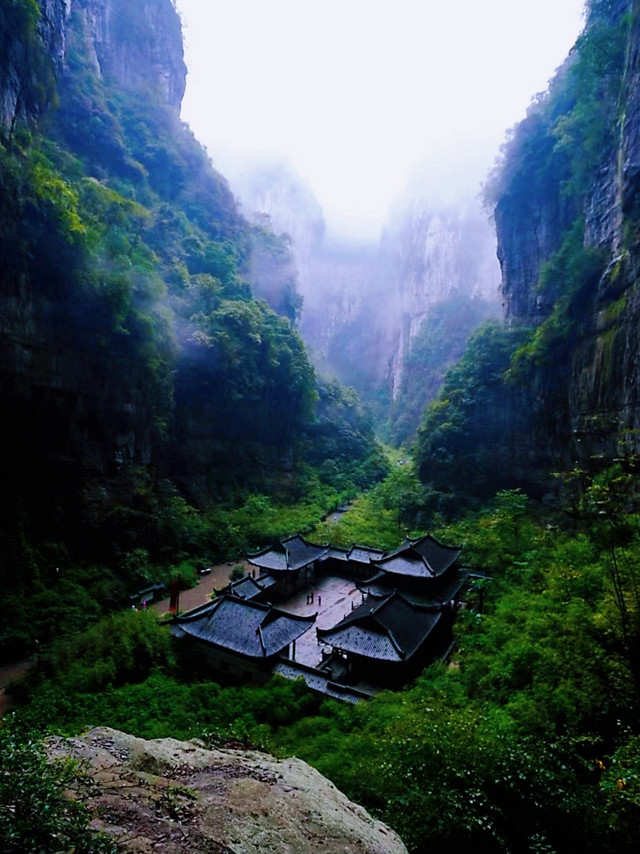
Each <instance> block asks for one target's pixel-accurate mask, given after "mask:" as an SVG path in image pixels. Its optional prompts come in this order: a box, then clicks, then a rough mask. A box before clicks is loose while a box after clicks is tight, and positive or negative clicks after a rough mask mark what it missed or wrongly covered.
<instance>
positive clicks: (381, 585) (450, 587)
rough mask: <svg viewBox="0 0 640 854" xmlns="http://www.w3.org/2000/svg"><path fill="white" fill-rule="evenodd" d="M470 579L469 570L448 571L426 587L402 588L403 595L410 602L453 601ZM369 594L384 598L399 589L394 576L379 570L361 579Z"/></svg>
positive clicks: (444, 602)
mask: <svg viewBox="0 0 640 854" xmlns="http://www.w3.org/2000/svg"><path fill="white" fill-rule="evenodd" d="M468 579H469V574H468V573H467V572H461V571H455V572H452V573H447V574H446V575H444V576H440V577H438V578H436V579H434V580H433V581H432V582H431V584H428V585H426V587H422V586H421V587H420V588H417V589H415V590H411V591H409V590H402V595H403V596H404V597H405V599H407V600H408V601H409V602H416V603H423V604H425V605H444V604H446V603H447V602H451V600H452V599H455V597H456V596H457V595H458V593H459V592H460V591H461V590H462V588H463V587H464V585H465V584H466V583H467V581H468ZM357 586H358V587H359V588H360V589H361V590H363V591H365V593H367V594H368V595H369V596H373V597H374V598H376V599H383V598H384V597H385V596H389V594H390V593H393V591H394V590H396V589H397V587H396V585H395V583H394V579H393V576H391V575H387V573H385V572H379V573H378V574H377V575H376V576H374V577H373V578H370V579H369V580H368V581H361V582H359V583H358V585H357Z"/></svg>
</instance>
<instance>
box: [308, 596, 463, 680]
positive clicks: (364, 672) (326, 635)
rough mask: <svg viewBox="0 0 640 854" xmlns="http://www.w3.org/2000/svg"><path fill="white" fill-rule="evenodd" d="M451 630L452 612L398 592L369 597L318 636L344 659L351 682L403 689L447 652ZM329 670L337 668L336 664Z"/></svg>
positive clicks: (320, 640) (320, 631)
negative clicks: (418, 601)
mask: <svg viewBox="0 0 640 854" xmlns="http://www.w3.org/2000/svg"><path fill="white" fill-rule="evenodd" d="M450 627H451V616H450V613H449V612H446V611H445V610H444V609H442V608H440V607H437V606H433V605H423V604H417V603H415V602H412V601H410V600H409V599H407V598H405V597H404V596H403V595H402V594H401V593H397V592H392V593H389V594H388V595H387V596H385V597H384V598H382V599H374V598H368V599H366V600H365V601H364V602H363V603H362V605H360V607H358V608H356V609H355V610H354V611H353V612H352V613H351V614H349V615H347V616H346V617H345V618H344V619H343V620H341V621H340V622H339V623H337V624H336V625H335V626H333V627H332V628H330V629H317V630H316V632H317V635H318V640H319V642H320V643H322V644H326V645H328V646H329V647H331V648H332V650H333V651H334V654H336V655H337V656H338V657H339V658H340V659H342V661H343V663H344V667H345V681H347V682H348V683H358V682H361V681H362V682H364V683H370V684H374V685H384V686H386V687H397V686H399V685H402V684H403V683H405V682H406V681H408V680H409V679H411V678H413V677H415V676H417V675H418V674H419V673H420V671H421V670H422V669H423V668H424V667H425V666H426V665H427V664H428V663H429V662H430V661H432V660H433V659H434V658H436V657H438V656H439V655H442V654H444V653H445V652H446V650H447V648H448V646H449V645H450V643H451V640H450V631H449V630H450ZM325 666H326V667H327V668H329V669H331V667H332V662H330V661H329V660H328V661H327V663H326V665H325Z"/></svg>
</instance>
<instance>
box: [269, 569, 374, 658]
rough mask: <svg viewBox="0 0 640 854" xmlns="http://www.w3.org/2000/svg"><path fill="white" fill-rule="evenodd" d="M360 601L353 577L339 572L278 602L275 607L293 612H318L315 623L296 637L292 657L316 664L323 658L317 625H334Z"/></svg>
mask: <svg viewBox="0 0 640 854" xmlns="http://www.w3.org/2000/svg"><path fill="white" fill-rule="evenodd" d="M311 591H313V602H308V601H307V595H308V594H309V593H310V592H311ZM361 603H362V593H361V592H360V591H359V590H358V588H357V587H356V586H355V584H354V582H353V580H351V579H348V578H340V577H338V576H326V577H324V578H319V579H317V580H316V582H315V584H314V585H313V587H311V588H307V589H306V590H301V591H299V592H297V593H296V594H294V595H293V596H292V597H291V598H290V599H286V600H285V601H284V602H282V603H280V604H279V606H278V607H280V608H282V610H283V611H290V612H291V613H293V614H302V615H303V616H305V617H306V616H310V615H311V614H316V613H317V614H318V617H317V619H316V622H315V623H314V625H313V626H311V628H310V629H309V630H308V631H306V632H305V633H304V634H303V635H302V637H300V638H298V640H297V641H296V659H295V660H296V661H299V662H300V663H301V664H306V665H308V666H309V667H317V666H318V665H319V664H320V663H321V661H322V646H321V645H320V644H319V643H318V640H317V637H316V629H318V628H320V629H329V628H331V627H332V626H335V624H336V623H339V622H340V620H342V619H344V617H346V616H347V614H350V613H351V611H352V609H353V608H356V607H357V606H358V605H360V604H361ZM352 606H353V608H352Z"/></svg>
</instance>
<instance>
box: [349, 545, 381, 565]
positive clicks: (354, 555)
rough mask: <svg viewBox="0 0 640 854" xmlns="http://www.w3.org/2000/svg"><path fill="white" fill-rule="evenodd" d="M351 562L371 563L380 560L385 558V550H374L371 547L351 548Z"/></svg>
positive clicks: (354, 546)
mask: <svg viewBox="0 0 640 854" xmlns="http://www.w3.org/2000/svg"><path fill="white" fill-rule="evenodd" d="M347 557H348V559H349V560H353V561H357V562H358V563H371V561H374V560H380V559H381V558H382V557H384V549H372V548H371V547H370V546H356V545H353V546H351V549H350V550H349V554H348V555H347Z"/></svg>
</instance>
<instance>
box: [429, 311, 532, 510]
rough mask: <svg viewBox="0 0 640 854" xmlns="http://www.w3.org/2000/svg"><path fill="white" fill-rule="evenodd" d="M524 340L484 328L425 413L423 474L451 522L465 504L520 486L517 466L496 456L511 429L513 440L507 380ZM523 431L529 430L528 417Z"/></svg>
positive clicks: (513, 332) (493, 326)
mask: <svg viewBox="0 0 640 854" xmlns="http://www.w3.org/2000/svg"><path fill="white" fill-rule="evenodd" d="M524 335H525V333H524V332H523V331H521V330H518V329H507V328H504V327H501V326H500V325H498V324H496V323H492V322H488V323H486V324H484V325H483V326H482V327H480V329H479V330H478V331H477V332H475V333H474V334H473V335H472V336H471V338H470V339H469V344H468V347H467V350H466V352H465V354H464V356H463V357H462V359H461V360H460V361H459V363H458V364H457V365H456V366H455V367H454V368H452V369H451V370H450V371H449V373H448V374H447V376H446V377H445V381H444V384H443V386H442V389H441V391H440V394H439V395H438V397H437V399H436V400H435V401H434V402H433V403H432V404H430V406H429V407H428V408H427V409H426V411H425V415H424V419H423V423H422V425H421V427H420V430H419V431H418V437H417V440H416V461H417V467H418V473H419V476H420V479H421V480H422V481H423V483H426V484H428V485H429V487H430V488H431V489H432V490H434V491H435V492H434V494H433V495H432V496H431V502H432V503H433V505H434V509H437V510H440V511H441V512H443V513H444V514H445V515H447V516H451V515H455V512H456V510H457V509H459V506H460V502H461V501H463V502H469V501H473V499H474V498H477V497H478V496H480V497H482V498H487V497H489V496H491V495H492V494H494V493H495V491H496V489H498V488H500V487H503V486H515V485H516V482H517V477H518V474H517V473H516V472H515V471H514V470H513V468H512V463H513V461H512V460H511V459H510V458H509V457H506V458H501V456H500V454H499V453H496V450H497V449H499V448H500V447H501V445H502V444H503V442H504V435H505V432H507V431H506V425H507V424H508V425H509V428H508V432H509V434H510V435H513V433H514V424H513V416H514V409H515V407H514V406H513V405H509V404H510V401H509V400H508V392H507V390H506V387H505V379H504V377H505V373H506V371H507V370H508V368H509V366H510V364H511V359H512V355H513V352H514V350H516V348H517V347H518V346H519V345H520V344H521V342H522V340H523V337H524ZM518 429H519V430H521V431H522V432H523V433H524V432H526V431H528V430H530V420H529V418H528V413H527V412H526V411H525V412H523V413H522V419H521V424H520V425H518Z"/></svg>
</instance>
